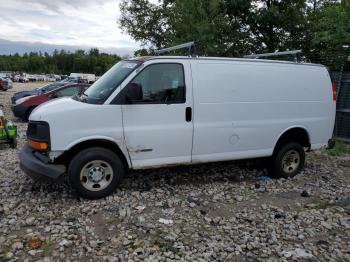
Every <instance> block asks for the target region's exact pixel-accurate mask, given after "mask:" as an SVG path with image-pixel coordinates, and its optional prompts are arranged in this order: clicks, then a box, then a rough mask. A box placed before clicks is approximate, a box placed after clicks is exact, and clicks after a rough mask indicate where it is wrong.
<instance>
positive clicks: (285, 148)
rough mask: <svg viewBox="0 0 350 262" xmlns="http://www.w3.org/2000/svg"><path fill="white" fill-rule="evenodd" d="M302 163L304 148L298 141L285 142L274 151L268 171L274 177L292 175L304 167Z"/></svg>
mask: <svg viewBox="0 0 350 262" xmlns="http://www.w3.org/2000/svg"><path fill="white" fill-rule="evenodd" d="M304 164H305V151H304V148H303V147H302V146H301V145H300V144H298V143H287V144H284V145H281V146H279V147H278V148H277V150H276V151H275V153H274V155H273V157H272V163H271V167H270V173H271V174H272V175H273V176H276V177H283V178H289V177H294V176H295V175H297V174H298V173H299V172H300V171H301V170H302V169H303V168H304Z"/></svg>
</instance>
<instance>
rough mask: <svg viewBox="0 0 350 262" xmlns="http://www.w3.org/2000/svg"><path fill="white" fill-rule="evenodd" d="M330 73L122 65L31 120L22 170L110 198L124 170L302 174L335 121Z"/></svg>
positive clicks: (281, 65) (293, 67)
mask: <svg viewBox="0 0 350 262" xmlns="http://www.w3.org/2000/svg"><path fill="white" fill-rule="evenodd" d="M334 91H335V90H334V88H333V87H332V83H331V79H330V76H329V74H328V71H327V69H326V68H325V67H324V66H321V65H315V64H302V63H293V62H281V61H269V60H255V59H229V58H209V57H206V58H198V57H196V58H191V57H174V56H156V57H143V58H134V59H131V60H124V61H121V62H119V63H117V64H116V65H115V66H114V67H112V68H111V69H110V70H109V71H108V72H107V73H105V74H104V75H103V76H102V77H101V78H100V79H99V80H98V81H97V82H95V83H94V84H93V85H92V86H91V87H90V88H89V89H87V91H86V92H85V93H84V94H82V95H81V96H79V97H78V96H76V97H73V98H61V99H57V100H53V101H52V102H49V103H45V104H44V105H42V106H39V107H38V108H37V109H35V110H34V111H33V112H32V114H31V115H30V119H29V120H30V121H29V126H28V131H27V136H28V143H27V145H25V147H24V148H23V150H22V152H21V153H20V162H21V167H22V169H23V170H24V171H25V172H26V173H27V174H28V175H30V176H31V177H32V178H34V179H48V180H57V179H59V178H62V177H63V176H65V175H67V176H68V179H69V181H70V184H71V185H72V186H73V187H74V188H75V189H76V190H77V192H78V193H79V194H80V195H81V196H83V197H86V198H99V197H104V196H107V195H108V194H110V193H111V192H113V191H114V190H115V189H116V187H117V186H118V185H119V184H120V183H121V181H122V178H123V176H124V174H125V171H126V170H128V169H144V168H155V167H168V166H172V165H180V164H181V165H182V164H196V163H204V162H212V161H226V160H235V159H246V158H265V157H268V158H269V159H271V167H270V170H271V172H272V173H273V174H275V175H278V176H282V177H291V176H294V175H296V174H297V173H298V172H299V171H300V170H301V169H302V168H303V165H304V161H305V153H304V150H305V149H319V148H322V147H326V146H327V144H328V143H329V141H331V140H330V139H331V138H332V132H333V126H334V121H335V109H336V101H335V92H334Z"/></svg>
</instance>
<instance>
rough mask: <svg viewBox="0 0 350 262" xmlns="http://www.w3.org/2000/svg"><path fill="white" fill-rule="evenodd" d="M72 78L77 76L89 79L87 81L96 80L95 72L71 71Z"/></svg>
mask: <svg viewBox="0 0 350 262" xmlns="http://www.w3.org/2000/svg"><path fill="white" fill-rule="evenodd" d="M69 77H70V78H76V79H81V80H82V81H83V80H87V83H90V84H91V83H94V82H95V81H96V76H95V75H94V74H84V73H71V74H70V75H69Z"/></svg>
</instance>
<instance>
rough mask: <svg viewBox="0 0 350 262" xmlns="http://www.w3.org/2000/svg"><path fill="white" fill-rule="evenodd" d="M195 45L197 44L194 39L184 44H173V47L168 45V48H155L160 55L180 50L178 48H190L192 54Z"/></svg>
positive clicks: (189, 53) (189, 51) (189, 52)
mask: <svg viewBox="0 0 350 262" xmlns="http://www.w3.org/2000/svg"><path fill="white" fill-rule="evenodd" d="M194 45H195V43H194V42H193V41H192V42H188V43H184V44H181V45H176V46H172V47H168V48H163V49H159V50H155V51H154V53H155V54H156V55H160V54H163V53H166V52H171V51H175V50H178V49H183V48H188V55H189V56H191V55H192V51H193V49H194Z"/></svg>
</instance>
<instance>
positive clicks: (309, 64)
mask: <svg viewBox="0 0 350 262" xmlns="http://www.w3.org/2000/svg"><path fill="white" fill-rule="evenodd" d="M158 59H194V60H217V61H240V62H255V63H256V62H260V63H278V64H291V65H307V66H320V67H324V65H321V64H312V63H296V62H292V61H282V60H268V59H251V58H235V57H200V56H199V57H189V56H140V57H133V58H130V59H128V60H136V61H140V62H146V61H149V60H158Z"/></svg>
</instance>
